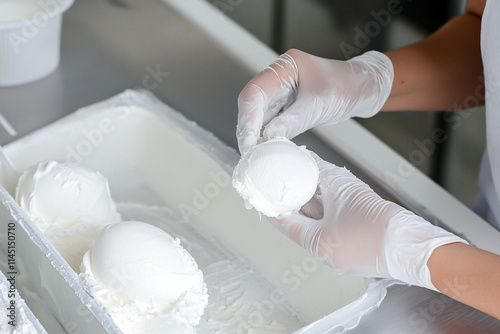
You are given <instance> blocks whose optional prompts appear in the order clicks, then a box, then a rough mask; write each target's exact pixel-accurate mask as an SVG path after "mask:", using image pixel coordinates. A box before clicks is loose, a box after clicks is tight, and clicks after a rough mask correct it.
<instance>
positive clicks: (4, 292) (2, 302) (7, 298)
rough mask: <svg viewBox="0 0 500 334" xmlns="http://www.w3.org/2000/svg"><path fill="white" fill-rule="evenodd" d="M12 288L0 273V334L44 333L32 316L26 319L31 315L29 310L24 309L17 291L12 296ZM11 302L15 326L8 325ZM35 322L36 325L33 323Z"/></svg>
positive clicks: (22, 301) (24, 304)
mask: <svg viewBox="0 0 500 334" xmlns="http://www.w3.org/2000/svg"><path fill="white" fill-rule="evenodd" d="M12 290H13V289H12V288H11V284H10V282H9V281H7V278H6V277H5V276H4V275H3V273H1V272H0V319H1V321H0V333H2V334H27V333H29V334H35V333H46V331H44V330H43V328H42V326H41V325H40V322H38V320H37V319H36V318H35V317H34V316H32V317H31V319H30V317H28V312H29V313H30V314H31V315H32V313H31V311H30V310H29V309H26V307H27V306H26V303H25V302H24V300H23V299H22V298H21V297H20V296H19V293H18V291H17V289H14V291H15V292H14V294H15V296H12V293H13V292H12ZM11 301H13V302H14V303H15V304H14V306H15V326H12V325H10V324H9V321H11V318H10V317H9V315H10V310H9V309H8V307H9V306H10V305H11ZM33 321H35V322H36V324H34V323H33Z"/></svg>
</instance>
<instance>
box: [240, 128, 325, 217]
mask: <svg viewBox="0 0 500 334" xmlns="http://www.w3.org/2000/svg"><path fill="white" fill-rule="evenodd" d="M318 176H319V170H318V166H317V164H316V162H315V160H314V159H313V158H312V156H311V154H310V153H309V151H307V150H306V149H305V148H304V147H300V146H297V145H295V144H294V143H293V142H291V141H290V140H288V139H286V138H276V139H271V140H268V141H266V142H263V143H261V144H258V145H256V146H254V147H253V148H252V149H251V150H250V151H248V152H246V153H245V154H244V155H243V156H242V157H241V159H240V161H239V162H238V165H237V166H236V168H235V170H234V173H233V186H234V188H235V189H236V191H237V192H238V193H239V194H240V196H241V197H243V199H244V200H245V202H246V203H247V204H248V205H250V206H251V207H254V208H255V209H256V210H257V211H259V212H261V213H263V214H264V215H266V216H268V217H276V216H278V215H281V214H288V213H291V212H293V211H295V210H299V209H300V208H301V207H302V206H303V205H304V204H306V203H307V202H308V201H309V200H310V199H311V198H312V196H313V195H314V194H315V192H316V188H317V185H318Z"/></svg>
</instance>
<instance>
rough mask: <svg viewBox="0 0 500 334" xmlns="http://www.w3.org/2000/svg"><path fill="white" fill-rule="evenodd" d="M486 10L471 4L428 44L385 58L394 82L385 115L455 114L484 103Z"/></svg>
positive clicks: (482, 0)
mask: <svg viewBox="0 0 500 334" xmlns="http://www.w3.org/2000/svg"><path fill="white" fill-rule="evenodd" d="M485 4H486V0H469V2H468V4H467V8H466V11H465V13H464V14H462V15H458V16H456V17H454V18H453V19H451V20H450V21H449V22H448V23H447V24H445V25H444V26H443V27H442V28H441V29H439V30H438V31H436V32H435V33H434V34H432V35H431V36H429V37H428V38H426V39H424V40H422V41H421V42H418V43H415V44H412V45H409V46H406V47H403V48H400V49H397V50H394V51H389V52H386V55H387V56H388V57H389V58H390V59H391V61H392V64H393V67H394V81H393V85H392V90H391V94H390V96H389V99H388V100H387V101H386V103H385V105H384V107H383V108H382V110H383V111H384V110H385V111H395V110H456V109H465V108H469V107H473V106H476V105H481V104H483V103H484V82H483V80H482V76H483V67H482V60H481V48H480V30H481V17H482V14H483V10H484V6H485ZM473 104H475V105H473Z"/></svg>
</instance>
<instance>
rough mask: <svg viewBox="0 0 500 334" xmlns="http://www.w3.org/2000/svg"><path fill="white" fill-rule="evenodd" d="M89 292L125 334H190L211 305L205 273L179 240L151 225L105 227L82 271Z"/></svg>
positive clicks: (135, 222)
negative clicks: (208, 305) (206, 308)
mask: <svg viewBox="0 0 500 334" xmlns="http://www.w3.org/2000/svg"><path fill="white" fill-rule="evenodd" d="M81 272H82V273H81V274H80V277H81V279H82V281H83V284H84V286H85V288H86V289H87V291H88V292H89V293H90V295H92V296H93V297H94V299H95V300H96V301H97V302H98V303H99V304H101V305H102V307H103V308H104V309H105V310H106V311H107V312H108V314H109V315H110V316H111V318H112V319H113V320H114V322H115V323H116V324H117V325H118V327H120V329H121V330H122V331H123V332H124V333H125V334H127V333H148V334H150V333H165V330H166V329H168V332H169V333H189V332H191V331H193V330H194V329H193V328H194V326H196V325H198V323H199V321H200V318H201V316H202V314H203V312H204V310H205V307H206V306H207V303H208V294H207V286H206V284H205V283H204V281H203V273H202V271H201V270H200V269H199V268H198V265H197V263H196V262H195V260H194V259H193V257H192V256H191V255H190V254H189V253H188V252H187V251H186V250H185V249H184V248H183V247H182V246H181V245H180V241H179V239H174V238H172V237H171V236H170V235H169V234H168V233H167V232H165V231H163V230H161V229H159V228H157V227H155V226H153V225H150V224H147V223H143V222H138V221H125V222H119V223H116V224H112V225H109V226H107V227H106V228H105V229H104V230H103V231H102V233H101V234H100V236H99V237H98V239H97V240H96V242H95V244H94V247H93V248H92V250H90V251H88V252H87V253H86V254H85V256H84V260H83V263H82V265H81Z"/></svg>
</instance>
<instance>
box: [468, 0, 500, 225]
mask: <svg viewBox="0 0 500 334" xmlns="http://www.w3.org/2000/svg"><path fill="white" fill-rule="evenodd" d="M499 33H500V1H498V0H488V1H487V2H486V8H485V10H484V14H483V19H482V24H481V54H482V58H483V67H484V82H485V88H486V105H485V107H486V152H485V154H484V156H483V160H482V162H481V169H480V171H479V195H478V197H477V198H476V202H475V203H474V210H475V211H476V212H477V213H478V214H479V215H480V216H481V217H483V218H484V219H486V220H487V221H488V222H490V223H491V224H492V225H493V226H495V227H496V228H498V229H500V200H499V198H500V196H499V194H500V39H499V38H498V36H499Z"/></svg>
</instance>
